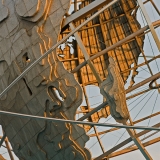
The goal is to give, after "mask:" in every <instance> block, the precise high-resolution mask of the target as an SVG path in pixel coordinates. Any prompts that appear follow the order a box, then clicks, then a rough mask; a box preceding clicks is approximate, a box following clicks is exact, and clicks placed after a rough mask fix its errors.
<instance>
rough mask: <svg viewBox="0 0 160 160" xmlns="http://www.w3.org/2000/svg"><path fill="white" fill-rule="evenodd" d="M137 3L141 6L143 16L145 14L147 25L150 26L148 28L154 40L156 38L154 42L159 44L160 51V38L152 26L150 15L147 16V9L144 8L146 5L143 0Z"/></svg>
mask: <svg viewBox="0 0 160 160" xmlns="http://www.w3.org/2000/svg"><path fill="white" fill-rule="evenodd" d="M137 1H138V3H139V6H140V8H141V10H142V12H143V14H144V17H145V19H146V21H147V24H148V26H149V28H150V30H151V33H152V36H153V38H154V40H155V42H156V44H157V47H158V49H159V51H160V40H159V38H158V36H157V33H156V31H155V29H154V27H153V24H152V22H151V20H150V18H149V16H148V14H147V11H146V9H145V7H144V4H143V2H142V0H137Z"/></svg>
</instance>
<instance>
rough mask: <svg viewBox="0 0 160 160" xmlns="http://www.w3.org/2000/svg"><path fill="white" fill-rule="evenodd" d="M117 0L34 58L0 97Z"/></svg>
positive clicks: (116, 0) (115, 0)
mask: <svg viewBox="0 0 160 160" xmlns="http://www.w3.org/2000/svg"><path fill="white" fill-rule="evenodd" d="M118 1H119V0H112V2H110V3H109V4H108V5H106V6H104V7H103V8H102V9H100V10H99V11H98V12H96V13H95V14H94V15H92V16H91V17H90V18H88V19H87V20H86V21H85V22H83V23H82V24H81V25H79V26H78V27H77V28H75V29H74V30H73V31H72V32H70V33H69V34H68V35H67V36H65V37H64V38H63V39H62V40H60V41H59V42H57V43H56V44H55V45H54V46H52V47H51V48H50V49H49V50H48V51H47V52H45V53H44V54H43V55H42V56H41V57H39V58H38V59H36V60H35V61H34V62H33V63H32V64H31V65H30V66H29V67H28V68H26V69H25V70H24V71H23V72H22V73H21V74H20V75H19V76H18V77H17V78H16V79H15V80H14V81H13V82H12V83H11V84H10V85H9V86H8V87H7V88H6V89H5V90H4V91H2V93H1V94H0V98H2V97H3V96H4V95H5V94H6V93H7V92H8V91H9V90H10V89H11V88H12V87H13V86H14V85H15V84H16V83H17V82H18V81H19V80H20V79H21V78H23V77H24V76H25V75H26V74H27V73H28V72H29V71H30V70H31V69H32V68H33V67H34V66H35V65H37V64H38V63H39V62H40V61H41V60H42V59H44V58H45V57H47V56H48V55H49V54H50V53H51V52H53V50H54V49H55V48H56V47H58V46H59V45H60V44H62V43H63V42H64V41H66V40H67V39H68V38H69V37H70V36H72V35H73V34H74V33H75V32H77V31H78V30H79V29H81V28H82V27H83V26H84V25H86V24H87V23H88V22H90V21H91V20H92V19H94V18H95V17H97V16H98V15H99V14H100V13H102V12H103V11H105V10H106V9H107V8H108V7H110V6H112V5H113V4H114V3H116V2H118Z"/></svg>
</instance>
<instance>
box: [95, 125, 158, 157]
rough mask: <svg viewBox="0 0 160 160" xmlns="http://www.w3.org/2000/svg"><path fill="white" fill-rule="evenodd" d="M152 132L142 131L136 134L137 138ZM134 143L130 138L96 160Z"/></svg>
mask: <svg viewBox="0 0 160 160" xmlns="http://www.w3.org/2000/svg"><path fill="white" fill-rule="evenodd" d="M153 127H160V123H157V124H156V125H154V126H153ZM148 132H150V131H147V130H146V131H142V132H140V133H138V134H136V137H140V136H142V135H144V134H146V133H148ZM131 141H132V138H131V137H130V138H128V139H126V140H124V141H123V142H121V143H119V144H118V145H116V146H115V147H113V148H111V149H110V150H108V151H107V152H105V153H104V154H102V155H100V156H98V157H97V158H95V159H94V160H98V159H103V158H104V157H107V156H108V155H110V154H111V153H113V152H115V151H116V150H118V149H120V148H121V147H123V146H125V145H126V144H128V143H130V142H131Z"/></svg>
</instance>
